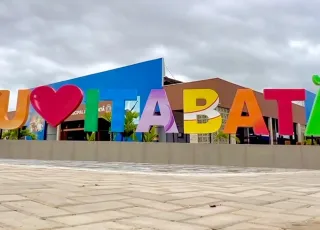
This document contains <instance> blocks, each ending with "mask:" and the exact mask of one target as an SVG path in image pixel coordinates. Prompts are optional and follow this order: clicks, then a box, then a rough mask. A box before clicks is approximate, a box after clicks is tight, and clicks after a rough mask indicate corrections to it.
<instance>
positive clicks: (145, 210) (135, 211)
mask: <svg viewBox="0 0 320 230" xmlns="http://www.w3.org/2000/svg"><path fill="white" fill-rule="evenodd" d="M119 211H123V212H129V213H132V214H135V215H148V214H152V213H155V212H159V210H156V209H152V208H145V207H132V208H124V209H120V210H119Z"/></svg>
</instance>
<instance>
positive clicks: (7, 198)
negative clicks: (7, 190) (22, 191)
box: [0, 195, 27, 202]
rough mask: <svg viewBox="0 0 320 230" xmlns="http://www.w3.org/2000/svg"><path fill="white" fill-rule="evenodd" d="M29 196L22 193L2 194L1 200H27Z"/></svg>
mask: <svg viewBox="0 0 320 230" xmlns="http://www.w3.org/2000/svg"><path fill="white" fill-rule="evenodd" d="M26 199H27V198H25V197H23V196H20V195H0V202H5V201H17V200H26Z"/></svg>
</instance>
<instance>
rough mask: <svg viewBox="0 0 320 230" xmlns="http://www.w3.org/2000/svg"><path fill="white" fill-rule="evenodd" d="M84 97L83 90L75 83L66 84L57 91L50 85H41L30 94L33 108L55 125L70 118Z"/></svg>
mask: <svg viewBox="0 0 320 230" xmlns="http://www.w3.org/2000/svg"><path fill="white" fill-rule="evenodd" d="M82 99H83V93H82V90H81V89H80V88H79V87H77V86H75V85H65V86H62V87H61V88H60V89H59V90H57V91H55V90H54V89H53V88H51V87H50V86H40V87H38V88H35V89H34V90H33V91H32V93H31V95H30V101H31V104H32V106H33V108H34V109H35V110H36V111H37V113H38V114H39V115H40V116H42V117H43V118H44V119H45V120H46V121H47V122H48V123H49V124H50V125H51V126H53V127H56V126H58V125H59V124H60V123H61V122H63V121H64V120H65V119H66V118H68V117H69V116H70V115H71V114H72V113H73V111H75V110H76V109H77V108H78V106H79V105H80V104H81V102H82Z"/></svg>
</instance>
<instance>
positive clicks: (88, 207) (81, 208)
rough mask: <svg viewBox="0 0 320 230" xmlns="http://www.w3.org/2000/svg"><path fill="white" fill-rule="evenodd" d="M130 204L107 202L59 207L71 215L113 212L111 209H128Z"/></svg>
mask: <svg viewBox="0 0 320 230" xmlns="http://www.w3.org/2000/svg"><path fill="white" fill-rule="evenodd" d="M130 206H131V205H130V204H127V203H123V202H120V201H107V202H99V203H92V204H79V205H72V206H64V207H61V209H63V210H67V211H69V212H71V213H87V212H98V211H105V210H113V209H121V208H126V207H130Z"/></svg>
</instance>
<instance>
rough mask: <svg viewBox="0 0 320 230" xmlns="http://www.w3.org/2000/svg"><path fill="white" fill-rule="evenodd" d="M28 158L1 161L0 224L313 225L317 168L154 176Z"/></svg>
mask: <svg viewBox="0 0 320 230" xmlns="http://www.w3.org/2000/svg"><path fill="white" fill-rule="evenodd" d="M86 164H88V165H90V163H86ZM34 165H35V164H33V165H31V163H30V162H29V163H28V164H24V165H23V163H20V165H19V164H18V163H15V164H13V163H12V164H10V162H6V164H0V172H1V174H0V229H7V230H11V229H26V230H27V229H30V230H36V229H59V230H69V229H70V230H71V229H73V230H82V229H83V230H90V229H93V230H102V229H140V230H147V229H163V230H170V229H174V230H180V229H183V230H189V229H190V230H206V229H207V230H210V229H211V230H212V229H223V230H250V229H251V230H281V229H282V230H283V229H288V230H289V229H290V230H302V229H305V230H307V229H308V230H316V229H320V171H304V172H299V171H297V170H291V171H290V170H289V171H287V172H283V171H281V170H280V171H277V170H275V171H274V170H267V171H265V172H258V171H255V170H253V171H254V172H253V173H248V172H247V171H248V169H243V170H244V171H243V172H241V173H234V172H232V171H231V172H230V171H229V173H221V172H219V173H211V174H208V173H203V174H201V173H200V174H199V173H192V172H188V173H178V174H174V173H171V174H166V173H163V174H161V175H159V174H156V173H152V172H151V173H148V172H144V173H140V174H137V172H132V173H126V172H125V171H124V170H123V171H118V172H108V171H103V170H79V169H78V168H81V167H80V166H79V167H77V168H75V167H66V165H63V162H61V165H63V166H64V168H57V166H59V163H57V164H56V165H54V166H52V165H51V166H48V165H44V164H42V165H41V164H40V165H39V164H38V165H37V166H34ZM119 165H121V164H119ZM119 167H120V166H119ZM84 168H90V167H84ZM92 168H95V167H92ZM246 170H247V171H246ZM240 171H241V170H240ZM194 172H196V170H194Z"/></svg>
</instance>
